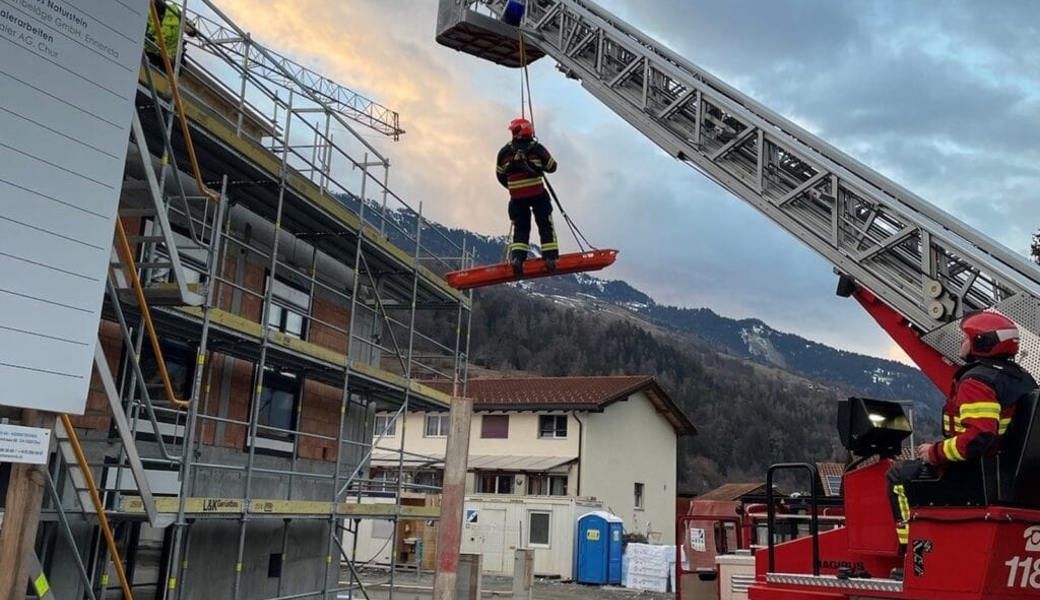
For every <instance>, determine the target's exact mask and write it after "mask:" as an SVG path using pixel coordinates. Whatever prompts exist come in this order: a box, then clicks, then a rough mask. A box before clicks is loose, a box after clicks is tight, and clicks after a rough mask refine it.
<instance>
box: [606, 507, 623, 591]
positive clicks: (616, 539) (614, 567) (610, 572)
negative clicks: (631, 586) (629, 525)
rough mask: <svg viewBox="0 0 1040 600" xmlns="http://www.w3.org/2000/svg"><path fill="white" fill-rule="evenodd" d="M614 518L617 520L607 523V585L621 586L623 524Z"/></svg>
mask: <svg viewBox="0 0 1040 600" xmlns="http://www.w3.org/2000/svg"><path fill="white" fill-rule="evenodd" d="M611 516H613V515H611ZM614 518H615V519H617V520H616V521H608V522H607V530H608V531H609V532H610V540H609V541H608V542H607V546H608V547H607V583H609V584H610V585H621V562H622V560H621V559H622V558H623V556H622V554H623V553H624V543H623V542H622V540H621V538H622V536H624V535H625V522H624V521H622V520H621V519H619V518H617V517H614Z"/></svg>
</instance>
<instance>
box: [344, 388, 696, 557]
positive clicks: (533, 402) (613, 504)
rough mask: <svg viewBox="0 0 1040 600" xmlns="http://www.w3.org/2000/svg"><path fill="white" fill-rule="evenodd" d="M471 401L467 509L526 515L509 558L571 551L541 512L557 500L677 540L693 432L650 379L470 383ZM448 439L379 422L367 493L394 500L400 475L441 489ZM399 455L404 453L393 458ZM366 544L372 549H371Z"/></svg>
mask: <svg viewBox="0 0 1040 600" xmlns="http://www.w3.org/2000/svg"><path fill="white" fill-rule="evenodd" d="M431 385H432V386H433V387H435V388H441V389H445V390H447V389H448V386H446V385H444V384H440V383H433V384H431ZM466 393H467V395H469V396H471V397H473V399H474V410H475V414H474V416H473V420H472V424H471V429H470V446H469V463H468V474H467V483H466V491H467V509H468V510H469V509H474V508H476V506H477V505H478V504H484V503H487V502H488V501H489V500H499V501H505V502H512V503H513V504H517V505H519V504H523V505H526V506H528V509H529V510H527V512H526V513H525V515H526V516H525V517H524V518H523V519H522V520H521V522H519V523H517V524H513V523H512V520H511V521H510V522H509V523H508V525H510V527H509V530H510V531H512V532H513V533H514V534H515V536H514V537H516V539H515V540H514V543H513V546H514V547H519V546H524V545H526V546H531V547H534V548H538V547H539V546H541V547H543V549H547V545H548V544H550V539H556V540H557V541H556V542H555V543H556V544H560V543H562V542H561V541H559V540H563V539H571V540H573V530H574V523H572V522H558V521H560V519H553V518H552V517H550V516H548V515H550V514H551V513H552V512H553V511H551V510H548V509H537V507H536V505H538V504H539V503H540V502H545V501H548V500H554V499H579V500H581V501H584V502H588V503H590V504H589V505H588V506H589V508H588V510H596V509H597V508H595V507H593V505H598V506H601V507H602V508H603V509H604V510H607V511H610V512H612V513H614V514H616V515H617V516H619V517H621V518H622V519H623V520H624V521H625V529H626V530H627V531H628V532H631V533H641V534H644V535H646V536H647V537H648V539H650V540H651V541H654V542H658V543H672V542H673V541H674V527H675V505H676V479H677V473H676V451H677V439H678V436H680V435H690V434H693V433H695V429H694V427H693V425H692V424H691V423H690V421H689V419H687V417H686V416H685V415H684V414H683V412H682V411H681V410H680V409H679V408H678V407H677V406H676V405H675V403H674V402H673V401H672V400H671V399H670V398H669V397H668V395H667V394H666V393H665V391H664V390H663V389H661V387H660V385H658V383H657V382H656V381H655V380H654V378H653V377H649V376H635V377H561V378H543V377H539V378H510V379H473V380H470V381H469V383H468V388H467V391H466ZM447 432H448V415H447V413H446V412H443V411H422V410H414V411H409V412H407V413H406V414H404V415H403V416H402V415H399V414H398V415H395V414H393V413H389V412H383V413H379V414H378V415H377V416H376V427H375V433H374V442H373V447H374V451H373V452H374V454H373V457H372V461H371V467H370V468H371V474H370V477H369V479H370V480H372V481H373V483H372V484H371V485H372V486H373V487H372V489H373V490H380V489H391V488H392V487H393V486H395V485H396V482H397V476H398V473H399V472H400V473H403V476H404V481H405V482H407V483H409V484H417V485H430V486H437V485H439V484H440V480H441V476H442V470H443V460H444V453H445V448H446V444H447ZM399 446H400V447H403V448H404V450H405V453H404V454H391V450H392V449H394V448H397V447H399ZM532 507H534V508H532ZM588 510H585V511H584V512H588ZM578 513H580V514H584V513H583V512H581V511H578ZM578 513H575V518H576V517H577V516H579V514H578ZM513 520H515V518H514V519H513ZM550 521H552V523H550ZM466 527H467V528H468V529H467V531H469V529H475V528H476V527H478V526H476V525H475V526H474V527H471V526H470V524H467V525H466ZM479 527H481V528H482V527H483V526H482V525H481V526H479ZM561 531H562V533H561ZM561 536H562V537H561ZM567 536H570V537H569V538H568V537H567ZM463 537H464V538H467V536H466V535H464V536H463ZM467 539H468V538H467ZM362 545H363V546H364V547H366V548H371V546H370V545H369V542H368V541H367V540H366V541H364V542H363V544H362ZM518 545H519V546H518ZM497 546H498V544H497V542H496V543H492V544H490V546H489V547H488V548H486V549H485V552H484V553H485V554H486V556H485V558H486V560H485V566H486V567H488V568H489V569H490V570H494V566H495V565H499V564H501V563H502V561H501V560H499V558H498V554H499V553H500V550H496V549H495V548H497ZM535 554H536V556H537V554H538V552H537V550H536V553H535ZM506 562H509V561H506ZM536 563H537V558H536ZM537 566H538V565H537V564H536V567H537ZM546 566H547V565H545V564H543V565H542V567H543V568H545V567H546ZM502 568H503V569H506V570H509V569H511V563H510V564H509V565H503V566H502Z"/></svg>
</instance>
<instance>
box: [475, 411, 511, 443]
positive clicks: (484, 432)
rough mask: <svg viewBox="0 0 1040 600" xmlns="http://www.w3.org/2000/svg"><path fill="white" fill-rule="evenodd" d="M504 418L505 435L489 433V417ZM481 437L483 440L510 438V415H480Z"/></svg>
mask: <svg viewBox="0 0 1040 600" xmlns="http://www.w3.org/2000/svg"><path fill="white" fill-rule="evenodd" d="M489 418H490V419H504V420H505V428H504V430H505V435H489V433H494V432H489V431H488V419H489ZM480 439H483V440H508V439H509V415H508V414H505V415H481V416H480Z"/></svg>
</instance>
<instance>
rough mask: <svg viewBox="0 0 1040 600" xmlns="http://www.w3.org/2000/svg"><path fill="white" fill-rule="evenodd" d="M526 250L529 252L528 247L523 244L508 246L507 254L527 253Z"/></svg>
mask: <svg viewBox="0 0 1040 600" xmlns="http://www.w3.org/2000/svg"><path fill="white" fill-rule="evenodd" d="M528 250H530V247H529V246H528V245H527V244H523V243H513V244H509V252H527V251H528Z"/></svg>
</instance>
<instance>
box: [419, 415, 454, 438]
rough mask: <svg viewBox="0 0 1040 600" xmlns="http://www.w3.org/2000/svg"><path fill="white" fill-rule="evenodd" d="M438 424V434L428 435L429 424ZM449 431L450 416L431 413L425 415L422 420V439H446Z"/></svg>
mask: <svg viewBox="0 0 1040 600" xmlns="http://www.w3.org/2000/svg"><path fill="white" fill-rule="evenodd" d="M434 420H436V422H437V423H438V427H437V431H438V433H430V423H432V422H434ZM449 431H451V415H449V414H448V413H444V412H431V413H426V415H425V418H424V419H423V437H424V438H446V437H448V432H449Z"/></svg>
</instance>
